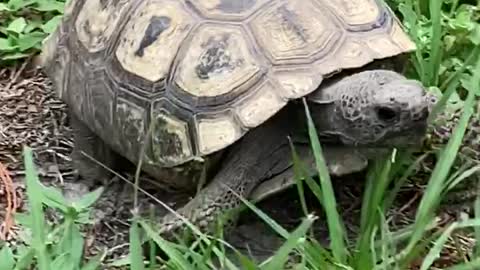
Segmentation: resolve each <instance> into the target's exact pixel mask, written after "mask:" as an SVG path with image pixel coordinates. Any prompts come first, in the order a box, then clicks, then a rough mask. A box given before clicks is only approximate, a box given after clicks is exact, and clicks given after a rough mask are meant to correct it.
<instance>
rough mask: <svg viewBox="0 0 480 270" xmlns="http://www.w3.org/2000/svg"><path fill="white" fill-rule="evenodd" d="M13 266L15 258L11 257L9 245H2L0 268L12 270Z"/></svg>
mask: <svg viewBox="0 0 480 270" xmlns="http://www.w3.org/2000/svg"><path fill="white" fill-rule="evenodd" d="M14 266H15V259H14V257H13V252H12V250H11V249H10V247H9V246H7V245H4V246H3V248H2V249H1V250H0V269H2V270H13V267H14Z"/></svg>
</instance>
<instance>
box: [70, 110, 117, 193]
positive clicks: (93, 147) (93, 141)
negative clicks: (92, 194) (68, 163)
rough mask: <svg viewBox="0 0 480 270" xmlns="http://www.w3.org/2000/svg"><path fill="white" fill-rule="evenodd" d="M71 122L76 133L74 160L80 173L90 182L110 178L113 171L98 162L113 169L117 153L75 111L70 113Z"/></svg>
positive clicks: (74, 164) (75, 166)
mask: <svg viewBox="0 0 480 270" xmlns="http://www.w3.org/2000/svg"><path fill="white" fill-rule="evenodd" d="M70 124H71V127H72V129H73V134H74V148H73V152H72V160H73V166H74V168H75V169H76V170H77V172H78V175H79V176H81V177H82V178H84V179H85V180H86V181H87V182H88V184H94V183H96V182H104V181H107V180H108V179H110V177H111V173H110V172H109V171H108V170H107V169H105V168H104V167H102V166H101V165H100V164H98V163H97V162H99V163H101V164H103V165H104V166H106V167H108V168H110V169H113V166H114V165H115V160H116V155H115V153H114V152H113V151H112V149H111V148H110V147H109V146H107V145H106V144H105V143H104V142H103V141H102V140H101V139H100V138H99V137H98V136H97V135H96V134H95V133H93V131H92V130H90V128H88V127H87V126H86V125H85V124H84V123H83V122H82V121H81V120H80V119H78V117H77V116H76V115H75V114H74V113H70ZM84 153H85V154H86V155H85V154H84ZM87 155H88V156H90V157H91V158H93V160H92V159H91V158H90V157H88V156H87ZM95 160H96V161H97V162H95Z"/></svg>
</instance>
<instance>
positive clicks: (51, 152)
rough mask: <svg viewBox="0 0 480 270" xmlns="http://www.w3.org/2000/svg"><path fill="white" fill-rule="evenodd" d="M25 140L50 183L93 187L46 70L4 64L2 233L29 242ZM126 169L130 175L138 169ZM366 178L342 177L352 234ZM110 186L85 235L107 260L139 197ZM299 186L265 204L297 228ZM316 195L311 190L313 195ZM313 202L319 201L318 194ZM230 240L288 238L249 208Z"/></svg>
mask: <svg viewBox="0 0 480 270" xmlns="http://www.w3.org/2000/svg"><path fill="white" fill-rule="evenodd" d="M24 145H26V146H29V147H31V148H32V149H33V150H34V155H35V162H36V165H37V168H38V172H39V175H40V177H41V180H42V182H43V183H45V184H46V185H53V186H56V187H59V188H61V189H62V190H64V191H65V192H66V194H68V195H69V196H72V195H73V196H75V195H76V194H81V193H84V192H86V189H87V188H86V187H85V186H84V185H82V183H81V182H79V181H76V180H75V177H74V175H75V174H74V169H73V168H72V164H71V159H70V156H69V155H70V153H71V149H72V145H73V141H72V134H71V129H70V127H69V123H68V117H67V114H66V106H65V104H63V103H62V102H61V101H59V100H58V99H57V98H56V97H55V93H54V92H53V90H52V89H51V84H50V82H49V81H48V80H47V79H46V78H45V77H44V76H43V75H42V74H41V73H40V72H39V71H36V70H27V68H25V66H17V67H15V68H11V69H3V70H0V163H1V164H2V165H3V166H4V167H6V168H7V169H8V172H9V175H10V177H11V179H12V182H11V183H10V182H9V181H0V224H1V226H2V227H1V229H2V230H1V231H2V232H4V233H5V232H8V233H6V235H3V236H2V237H5V238H6V239H7V240H8V243H11V244H13V245H15V243H18V242H21V241H22V240H21V237H20V235H21V230H22V228H20V227H19V226H17V225H15V224H12V223H11V222H10V221H11V220H10V221H9V219H8V218H7V217H9V215H10V214H12V210H15V211H16V212H23V211H26V210H27V209H28V207H27V205H26V203H25V199H26V198H25V197H26V194H25V187H24V171H23V160H22V155H21V154H22V153H21V151H22V147H23V146H24ZM0 169H1V168H0ZM123 173H126V174H127V175H128V173H131V172H123ZM362 177H363V176H362V175H361V174H359V175H354V176H350V177H348V178H345V179H336V180H335V188H336V192H337V194H338V202H339V203H340V205H341V209H342V212H341V213H342V216H343V217H344V219H345V220H346V223H347V227H348V231H349V233H350V235H352V236H354V235H355V233H356V231H357V229H358V220H359V214H360V205H361V190H362V183H363V181H362V180H363V179H362ZM147 186H148V185H147ZM150 186H151V185H150ZM12 190H14V191H15V193H14V194H13V193H11V191H12ZM105 190H106V192H105V193H104V194H103V196H102V197H101V199H100V201H99V202H98V203H97V204H96V206H95V211H94V217H95V221H96V222H95V225H94V226H91V228H89V229H88V230H87V231H86V237H87V254H89V255H93V254H97V253H98V252H102V251H103V250H104V249H108V253H107V261H108V260H112V259H114V258H118V257H120V256H122V255H124V254H125V252H127V251H128V229H129V223H128V222H129V219H130V217H131V210H132V205H133V198H132V196H131V194H132V192H131V190H132V187H131V186H130V185H128V184H126V183H125V182H123V181H121V180H116V181H112V183H109V184H108V185H107V186H106V189H105ZM149 192H152V194H153V195H154V196H155V197H156V198H161V199H162V201H166V202H167V203H168V202H169V201H170V204H171V205H172V206H173V205H174V203H175V202H178V201H182V200H183V201H184V200H185V199H187V198H186V197H185V196H182V195H179V196H178V197H176V196H173V195H171V194H166V193H165V192H164V191H161V190H149ZM296 192H297V191H296V190H295V189H292V190H289V191H287V192H285V193H284V194H282V195H280V196H276V197H275V198H271V199H268V200H266V201H264V202H262V203H261V204H260V207H261V209H262V210H264V211H265V212H266V213H267V214H269V215H270V216H271V217H273V218H274V219H276V220H277V221H278V222H279V223H280V224H282V225H283V226H285V227H286V228H290V229H291V228H294V227H295V226H296V225H298V224H299V222H300V219H301V217H302V216H303V215H302V211H301V207H300V203H299V201H298V196H297V193H296ZM421 192H422V189H421V187H418V186H416V185H410V186H408V187H406V188H405V189H404V190H403V191H402V192H401V194H400V198H399V199H398V200H397V201H398V202H397V203H396V205H397V206H396V207H395V208H394V209H392V210H391V211H390V213H389V215H390V217H393V218H392V220H393V221H392V222H393V224H392V225H393V227H402V226H404V225H406V224H409V223H411V221H412V217H413V216H414V213H415V209H416V206H417V205H418V202H419V200H420V198H421ZM311 196H312V195H311V194H309V197H311ZM307 198H308V197H307ZM14 199H15V201H13V200H14ZM139 201H140V206H141V209H144V210H145V211H148V209H150V208H151V207H152V206H153V207H154V208H155V209H157V210H158V209H159V208H160V207H159V206H158V204H157V203H156V202H155V201H153V200H151V199H149V198H148V197H147V196H145V195H144V194H140V200H139ZM310 201H312V202H313V201H315V200H314V199H313V197H312V200H310ZM309 209H313V210H314V211H315V214H317V215H318V216H319V217H320V218H319V220H318V222H317V223H316V225H315V231H316V233H317V236H318V238H319V239H320V240H321V241H322V242H327V241H328V237H327V230H326V224H325V222H324V219H323V213H322V212H321V211H320V206H319V205H317V204H315V203H312V205H311V207H310V208H309ZM456 217H457V215H456V214H450V213H449V212H447V211H445V212H442V213H440V214H439V218H440V219H441V220H442V221H443V222H446V221H451V220H452V219H454V218H456ZM57 219H58V217H57V215H55V214H51V215H50V221H51V222H58V221H57ZM457 240H459V242H460V243H461V247H462V248H461V250H462V251H461V252H459V249H458V248H457V247H456V246H455V245H453V244H452V245H451V246H448V247H447V249H446V250H445V254H444V257H442V258H441V259H440V260H439V264H440V265H445V264H450V263H451V262H453V261H458V260H462V259H463V257H464V256H465V255H464V254H468V251H469V250H470V249H471V246H472V243H473V241H472V239H471V237H470V236H469V235H467V234H461V235H457ZM227 241H229V242H230V243H232V244H233V245H234V246H236V247H237V248H240V249H241V250H243V251H244V252H245V253H246V254H253V255H254V256H255V257H257V258H259V259H261V258H266V257H267V256H268V255H270V254H271V253H272V252H273V251H274V250H275V248H276V247H278V246H279V245H280V244H281V243H282V241H281V240H280V238H278V237H277V236H275V235H274V234H273V233H272V232H271V231H270V229H268V228H267V226H266V225H264V224H263V223H262V222H261V221H260V220H259V219H258V218H257V217H255V215H254V214H252V213H249V212H246V213H245V214H243V215H242V218H241V220H240V222H239V224H238V227H237V228H236V229H235V230H234V231H233V232H232V233H231V234H230V235H228V236H227Z"/></svg>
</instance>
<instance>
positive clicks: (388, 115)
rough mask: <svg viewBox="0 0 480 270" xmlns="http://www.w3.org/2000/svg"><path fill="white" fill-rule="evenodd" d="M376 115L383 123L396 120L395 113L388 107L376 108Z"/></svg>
mask: <svg viewBox="0 0 480 270" xmlns="http://www.w3.org/2000/svg"><path fill="white" fill-rule="evenodd" d="M376 113H377V117H378V119H380V120H381V121H384V122H391V121H393V120H395V119H396V118H397V112H396V111H395V110H393V109H391V108H388V107H378V108H377V109H376Z"/></svg>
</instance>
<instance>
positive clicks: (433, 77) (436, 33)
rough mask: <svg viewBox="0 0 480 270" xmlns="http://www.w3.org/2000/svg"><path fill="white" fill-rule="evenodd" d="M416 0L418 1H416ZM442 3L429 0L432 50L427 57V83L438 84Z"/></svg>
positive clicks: (436, 0) (438, 0) (441, 45)
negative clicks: (428, 57)
mask: <svg viewBox="0 0 480 270" xmlns="http://www.w3.org/2000/svg"><path fill="white" fill-rule="evenodd" d="M417 2H418V1H417ZM442 4H443V0H430V5H429V8H430V19H431V23H432V41H431V46H432V51H431V53H430V59H429V84H430V85H438V78H439V70H440V64H441V61H442V57H443V56H442V52H443V51H442V47H443V44H442V22H441V20H442V18H441V12H442Z"/></svg>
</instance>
